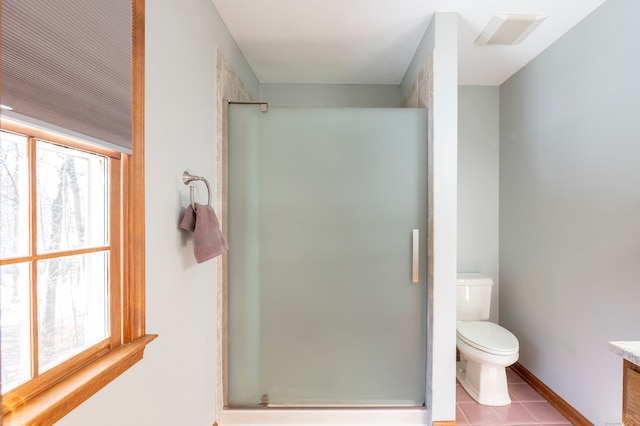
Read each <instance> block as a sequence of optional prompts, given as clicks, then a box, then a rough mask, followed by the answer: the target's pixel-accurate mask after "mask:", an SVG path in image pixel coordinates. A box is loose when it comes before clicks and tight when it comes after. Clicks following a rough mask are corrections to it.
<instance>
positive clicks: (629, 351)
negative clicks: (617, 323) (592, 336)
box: [609, 341, 640, 366]
mask: <svg viewBox="0 0 640 426" xmlns="http://www.w3.org/2000/svg"><path fill="white" fill-rule="evenodd" d="M609 350H610V351H611V352H613V353H616V354H618V355H620V356H621V357H622V358H624V359H626V360H627V361H629V362H632V363H634V364H636V365H639V366H640V341H637V342H609Z"/></svg>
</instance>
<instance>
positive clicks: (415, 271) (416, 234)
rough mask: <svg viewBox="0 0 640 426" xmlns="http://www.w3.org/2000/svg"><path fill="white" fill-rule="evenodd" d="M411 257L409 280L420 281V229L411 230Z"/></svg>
mask: <svg viewBox="0 0 640 426" xmlns="http://www.w3.org/2000/svg"><path fill="white" fill-rule="evenodd" d="M412 257H413V259H412V262H411V263H412V264H411V272H412V273H411V282H414V283H417V282H419V281H420V230H418V229H414V230H413V256H412Z"/></svg>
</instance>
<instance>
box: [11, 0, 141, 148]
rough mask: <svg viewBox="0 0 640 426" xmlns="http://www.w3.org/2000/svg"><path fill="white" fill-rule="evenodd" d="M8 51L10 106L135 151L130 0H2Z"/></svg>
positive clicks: (28, 116)
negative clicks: (133, 139) (133, 137)
mask: <svg viewBox="0 0 640 426" xmlns="http://www.w3.org/2000/svg"><path fill="white" fill-rule="evenodd" d="M1 58H2V61H1V66H2V68H1V71H2V94H1V98H0V101H1V103H2V104H3V105H6V106H9V107H11V108H12V109H13V110H12V111H10V112H6V110H3V111H2V112H3V114H6V115H9V116H15V117H18V118H24V119H26V121H33V122H35V123H48V124H50V125H51V126H52V127H53V128H54V129H55V128H62V129H66V130H69V131H70V132H71V133H72V134H74V133H75V134H80V135H84V136H87V137H88V139H89V140H93V141H98V142H99V143H103V144H105V145H108V146H110V147H112V148H113V147H114V146H116V147H117V148H118V149H120V150H121V151H124V152H130V151H131V139H132V107H131V105H132V92H131V79H132V75H131V60H132V3H131V0H47V1H42V0H2V51H1Z"/></svg>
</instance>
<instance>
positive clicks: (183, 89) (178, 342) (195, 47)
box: [58, 0, 258, 426]
mask: <svg viewBox="0 0 640 426" xmlns="http://www.w3.org/2000/svg"><path fill="white" fill-rule="evenodd" d="M188 3H189V4H188V6H186V5H185V3H184V1H183V0H152V1H147V2H146V55H145V58H146V72H145V78H146V100H145V101H146V105H145V106H146V112H145V120H146V123H145V133H146V134H145V167H146V213H147V216H146V228H147V233H146V255H147V259H146V263H147V265H146V268H147V269H146V270H147V331H148V332H149V333H157V334H159V337H158V338H157V339H156V340H155V341H154V342H152V343H151V344H150V345H149V346H148V347H147V349H146V351H145V357H144V359H143V360H142V361H140V362H139V363H138V364H136V365H135V366H134V367H133V368H131V369H130V370H128V371H127V372H125V373H124V374H123V375H121V376H120V377H118V378H117V379H116V380H115V381H113V382H112V383H110V384H109V385H108V386H107V387H105V388H104V389H102V390H101V391H100V392H98V393H97V394H95V395H94V396H92V397H91V398H90V399H89V400H88V401H87V402H85V403H84V404H82V405H81V406H80V407H78V408H77V409H76V410H74V411H73V412H71V413H70V414H68V415H67V416H66V417H65V418H63V419H62V420H61V421H60V422H59V423H58V424H59V425H79V426H80V425H82V426H85V425H92V426H113V425H119V426H129V425H132V426H133V425H158V426H164V425H166V426H173V425H189V426H190V425H193V426H196V425H209V426H210V425H212V424H213V422H214V420H215V419H216V413H215V389H216V371H215V365H216V347H215V344H216V329H215V324H216V282H215V276H216V271H215V262H213V261H209V262H205V263H202V264H200V265H197V264H196V263H195V260H194V257H193V249H192V245H191V244H188V243H187V241H188V240H189V239H190V238H191V237H186V236H184V234H183V233H181V232H179V231H178V223H179V221H180V218H181V214H182V212H183V211H184V209H185V207H186V206H187V205H188V203H189V191H188V189H187V187H186V186H185V185H183V184H182V181H181V176H182V172H183V171H184V170H189V171H190V172H192V173H195V174H198V175H201V176H205V177H207V178H208V179H209V180H210V181H211V184H212V185H213V184H214V182H213V181H212V179H213V177H214V176H215V164H216V161H214V159H215V144H214V141H215V136H216V135H215V117H216V107H215V100H216V79H215V76H216V55H215V52H216V46H217V47H219V48H220V50H221V51H222V53H223V54H224V56H225V58H226V59H227V61H229V63H230V64H231V65H232V66H233V68H234V69H235V70H236V72H237V73H238V74H239V75H240V76H241V78H242V79H243V81H244V82H245V84H246V85H247V87H248V89H249V90H251V91H252V92H253V93H254V95H257V93H258V82H257V80H256V78H255V76H253V72H252V71H251V68H249V66H248V64H247V63H246V61H245V59H244V57H243V56H242V53H241V52H240V50H239V49H238V48H237V46H236V45H235V42H234V41H233V39H232V38H231V36H230V35H229V33H228V32H227V30H226V27H225V26H224V24H223V23H222V21H221V19H220V17H219V16H218V14H217V12H216V10H215V8H214V7H213V5H212V3H211V1H210V0H190V1H189V2H188Z"/></svg>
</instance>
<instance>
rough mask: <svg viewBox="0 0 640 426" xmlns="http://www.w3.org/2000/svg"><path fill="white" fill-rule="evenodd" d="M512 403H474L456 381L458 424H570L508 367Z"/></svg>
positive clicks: (512, 425)
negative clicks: (505, 404)
mask: <svg viewBox="0 0 640 426" xmlns="http://www.w3.org/2000/svg"><path fill="white" fill-rule="evenodd" d="M507 382H508V383H509V394H510V395H511V405H507V406H505V407H488V406H486V405H480V404H478V403H476V402H475V401H474V400H473V399H471V397H470V396H469V395H468V394H467V392H466V391H465V390H464V389H463V388H462V386H460V383H457V386H456V401H457V406H456V409H457V413H456V421H457V423H458V425H473V426H475V425H492V426H496V425H509V426H516V425H517V426H520V425H546V426H552V425H570V424H571V422H570V421H569V420H567V419H566V418H565V417H564V416H563V415H562V414H560V413H559V412H558V410H556V409H555V408H554V407H553V406H552V405H551V404H549V403H548V402H547V401H546V400H545V399H544V398H543V397H542V395H540V394H539V393H537V392H536V391H535V390H533V388H532V387H531V386H529V385H528V384H527V383H526V382H525V381H524V380H522V378H521V377H520V376H518V375H517V374H516V373H514V372H513V371H512V370H511V369H510V368H507Z"/></svg>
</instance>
